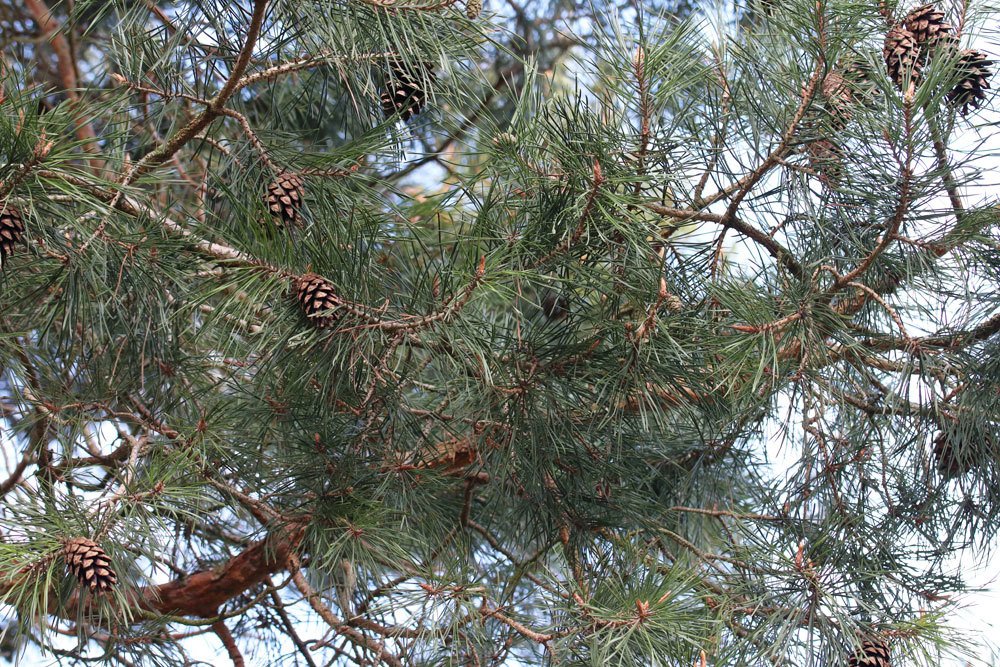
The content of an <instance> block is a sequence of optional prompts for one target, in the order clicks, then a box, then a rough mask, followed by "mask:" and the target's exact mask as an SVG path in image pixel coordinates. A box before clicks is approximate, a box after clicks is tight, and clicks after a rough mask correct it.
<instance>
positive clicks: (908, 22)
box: [882, 4, 993, 116]
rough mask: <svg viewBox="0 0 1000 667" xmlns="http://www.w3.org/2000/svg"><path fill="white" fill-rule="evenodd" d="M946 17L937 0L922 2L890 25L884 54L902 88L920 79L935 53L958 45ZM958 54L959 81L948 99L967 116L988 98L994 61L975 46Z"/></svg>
mask: <svg viewBox="0 0 1000 667" xmlns="http://www.w3.org/2000/svg"><path fill="white" fill-rule="evenodd" d="M944 19H945V16H944V12H942V11H941V10H939V9H938V8H937V7H935V6H934V5H933V4H927V5H921V6H920V7H917V8H916V9H914V10H913V11H911V12H910V13H908V14H907V15H906V16H905V17H903V20H902V21H900V22H898V23H897V24H896V25H894V26H892V28H890V29H889V32H888V33H887V34H886V36H885V43H884V45H883V47H882V56H883V57H884V58H885V66H886V68H887V70H888V73H889V77H890V78H891V79H892V80H893V81H894V82H895V83H896V85H897V86H899V87H900V89H905V87H906V86H907V85H909V84H912V85H914V86H916V85H917V84H918V83H919V82H920V77H921V72H922V70H923V68H924V67H925V66H926V65H927V62H928V61H929V60H930V59H931V57H932V56H933V55H934V54H935V53H938V52H942V53H951V52H954V51H955V50H956V49H957V44H956V42H957V39H956V36H955V34H954V32H953V30H952V26H951V24H950V23H948V22H946V21H945V20H944ZM956 57H957V60H956V63H955V68H956V74H957V76H958V82H957V83H956V84H955V85H954V87H953V88H952V89H951V90H949V91H948V93H947V99H948V103H949V104H950V105H951V106H952V107H954V108H956V109H958V110H959V112H960V113H961V114H962V115H963V116H966V115H968V114H969V111H970V108H971V109H978V108H979V107H980V106H981V105H982V103H983V102H984V101H985V100H986V90H987V89H988V88H989V87H990V85H989V82H988V81H989V78H990V76H991V74H992V72H991V71H990V67H991V66H992V65H993V62H992V61H991V60H989V59H988V58H987V56H986V54H985V53H983V52H982V51H977V50H975V49H964V50H962V51H960V52H958V53H957V54H956Z"/></svg>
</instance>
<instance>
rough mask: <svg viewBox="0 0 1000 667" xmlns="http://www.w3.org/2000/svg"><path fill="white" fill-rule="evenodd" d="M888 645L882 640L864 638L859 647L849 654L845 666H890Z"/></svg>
mask: <svg viewBox="0 0 1000 667" xmlns="http://www.w3.org/2000/svg"><path fill="white" fill-rule="evenodd" d="M889 655H890V654H889V646H888V644H886V643H885V642H884V641H881V640H872V639H866V640H865V641H863V642H861V648H860V649H859V650H858V652H857V653H855V654H854V655H853V656H851V659H850V660H849V661H848V663H847V667H892V663H891V662H889Z"/></svg>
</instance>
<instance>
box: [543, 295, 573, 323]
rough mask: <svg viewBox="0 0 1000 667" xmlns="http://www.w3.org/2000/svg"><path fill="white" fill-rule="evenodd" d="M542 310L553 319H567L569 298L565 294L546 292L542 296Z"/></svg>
mask: <svg viewBox="0 0 1000 667" xmlns="http://www.w3.org/2000/svg"><path fill="white" fill-rule="evenodd" d="M542 312H543V313H545V317H547V318H549V319H550V320H553V321H557V320H562V319H565V318H566V317H568V316H569V299H567V298H566V295H565V294H560V293H558V292H552V291H549V292H546V293H545V296H543V297H542Z"/></svg>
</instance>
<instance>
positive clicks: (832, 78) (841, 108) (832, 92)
mask: <svg viewBox="0 0 1000 667" xmlns="http://www.w3.org/2000/svg"><path fill="white" fill-rule="evenodd" d="M822 90H823V98H824V100H825V102H826V104H825V105H824V106H825V107H826V110H827V112H828V113H829V114H830V118H831V120H832V121H833V127H834V129H835V130H837V131H840V130H843V129H844V128H845V127H847V124H848V123H849V122H851V116H852V115H853V111H852V110H851V106H852V105H853V104H854V94H853V93H852V92H851V87H850V85H848V82H847V79H845V78H844V76H843V75H842V74H841V73H840V72H838V71H836V70H833V71H831V72H830V73H829V74H827V75H826V77H825V78H824V79H823V88H822Z"/></svg>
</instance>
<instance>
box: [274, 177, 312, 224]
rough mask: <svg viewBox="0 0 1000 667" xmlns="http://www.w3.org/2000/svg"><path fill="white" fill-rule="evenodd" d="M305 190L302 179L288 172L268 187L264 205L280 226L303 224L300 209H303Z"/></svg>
mask: <svg viewBox="0 0 1000 667" xmlns="http://www.w3.org/2000/svg"><path fill="white" fill-rule="evenodd" d="M304 188H305V184H304V183H303V182H302V177H301V176H299V175H298V174H295V173H292V172H288V171H286V172H284V173H281V174H278V176H277V178H275V179H274V180H273V181H271V184H270V185H268V186H267V195H266V196H265V197H264V203H265V204H266V205H267V210H268V211H270V213H271V215H272V216H273V217H274V219H275V221H276V222H277V223H278V224H279V225H288V226H297V225H299V224H300V223H301V220H300V215H299V209H300V208H301V207H302V192H303V190H304Z"/></svg>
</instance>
